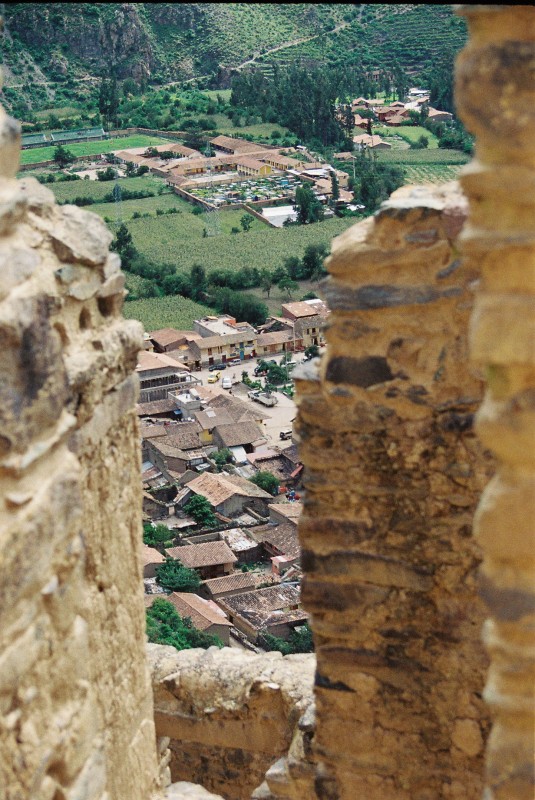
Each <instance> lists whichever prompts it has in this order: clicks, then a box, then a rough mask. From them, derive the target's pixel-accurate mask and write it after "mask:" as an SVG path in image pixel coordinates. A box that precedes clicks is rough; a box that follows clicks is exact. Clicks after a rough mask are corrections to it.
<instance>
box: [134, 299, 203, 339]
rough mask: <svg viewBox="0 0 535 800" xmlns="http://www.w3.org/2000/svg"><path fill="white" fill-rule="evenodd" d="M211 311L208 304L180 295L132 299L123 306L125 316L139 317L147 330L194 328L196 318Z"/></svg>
mask: <svg viewBox="0 0 535 800" xmlns="http://www.w3.org/2000/svg"><path fill="white" fill-rule="evenodd" d="M211 312H212V309H209V308H208V307H207V306H202V305H200V304H199V303H195V302H194V301H193V300H189V299H188V298H187V297H181V296H180V295H173V296H170V297H151V298H148V299H146V300H132V301H131V302H130V303H125V304H124V306H123V314H124V316H125V317H126V318H127V319H138V320H139V321H140V322H141V323H142V324H143V325H144V327H145V330H146V331H154V330H158V328H177V329H178V330H192V329H193V321H194V320H196V319H199V318H200V317H203V316H205V314H209V313H211Z"/></svg>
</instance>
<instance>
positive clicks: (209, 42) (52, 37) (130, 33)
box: [3, 3, 466, 110]
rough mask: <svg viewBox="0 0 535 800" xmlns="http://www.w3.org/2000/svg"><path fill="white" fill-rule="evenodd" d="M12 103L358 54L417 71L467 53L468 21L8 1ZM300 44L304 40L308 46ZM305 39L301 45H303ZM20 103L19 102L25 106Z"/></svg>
mask: <svg viewBox="0 0 535 800" xmlns="http://www.w3.org/2000/svg"><path fill="white" fill-rule="evenodd" d="M4 9H5V22H6V24H5V28H6V33H5V36H4V41H3V51H4V72H5V86H6V87H7V90H8V91H7V92H6V93H5V99H6V101H7V105H8V106H10V105H11V104H12V103H13V102H14V99H15V93H14V92H13V91H9V90H10V89H15V90H16V99H17V102H18V104H20V103H21V102H22V103H23V105H26V107H28V108H32V109H34V110H35V109H39V108H42V107H44V106H46V105H47V104H48V105H50V101H51V100H52V101H53V100H55V97H56V93H58V98H59V99H60V100H62V99H63V100H65V99H66V98H68V97H69V94H70V96H72V98H73V99H74V100H78V101H80V100H82V101H83V100H84V99H85V98H87V96H88V94H89V93H90V87H91V85H92V84H94V82H95V81H96V80H97V78H98V76H101V75H106V76H108V75H110V74H112V73H115V75H116V77H117V78H118V79H119V80H124V79H126V78H133V79H134V80H135V81H136V82H138V83H143V82H148V83H149V84H151V83H154V84H159V85H162V84H165V83H167V82H171V81H184V80H190V79H193V78H195V77H198V76H208V77H210V78H211V85H213V86H223V85H228V78H229V75H230V73H231V71H232V70H234V69H236V68H239V67H240V65H242V64H243V63H244V62H248V61H253V62H257V63H258V62H260V63H262V62H264V63H265V62H271V61H273V60H280V61H282V62H283V63H284V62H288V61H291V60H294V59H296V58H302V59H306V60H308V61H320V62H329V63H336V62H337V61H338V62H339V61H340V60H342V59H344V58H345V57H347V56H348V57H349V58H350V59H353V58H355V57H356V58H357V60H358V63H360V64H362V66H363V68H365V69H371V68H383V67H385V66H388V65H389V64H390V63H391V62H392V56H393V55H394V56H395V57H396V59H397V60H398V61H399V63H400V64H401V66H402V67H405V68H408V69H410V70H411V71H412V72H413V74H417V72H418V68H419V66H421V65H423V64H425V63H429V62H430V61H431V60H432V59H433V57H434V56H435V55H436V54H437V49H439V48H440V47H441V46H447V47H451V48H452V49H453V50H454V51H456V50H458V49H459V48H460V47H461V46H462V45H463V43H464V41H465V39H466V31H465V26H464V20H462V19H459V18H456V17H454V15H453V12H452V9H451V6H432V5H423V6H422V5H414V4H412V5H411V4H399V5H398V4H390V5H368V4H360V5H359V4H338V3H335V4H328V3H318V4H307V3H298V4H273V3H47V4H45V3H8V4H6V5H5V6H4ZM299 42H301V43H300V44H299ZM296 43H297V44H296ZM19 107H20V105H19Z"/></svg>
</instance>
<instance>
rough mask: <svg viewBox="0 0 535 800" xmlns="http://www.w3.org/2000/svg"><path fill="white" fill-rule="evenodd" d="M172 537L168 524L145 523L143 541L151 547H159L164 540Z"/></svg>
mask: <svg viewBox="0 0 535 800" xmlns="http://www.w3.org/2000/svg"><path fill="white" fill-rule="evenodd" d="M169 539H172V536H171V533H170V531H169V528H168V527H167V526H166V525H156V526H153V525H150V524H147V523H145V525H143V543H144V544H146V545H148V546H149V547H158V546H159V545H162V544H163V543H164V542H167V541H168V540H169Z"/></svg>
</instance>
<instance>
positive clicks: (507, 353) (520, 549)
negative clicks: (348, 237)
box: [456, 5, 535, 800]
mask: <svg viewBox="0 0 535 800" xmlns="http://www.w3.org/2000/svg"><path fill="white" fill-rule="evenodd" d="M460 8H461V13H463V14H465V15H466V17H467V21H468V24H469V29H470V40H469V42H468V44H467V46H466V48H465V49H464V51H463V52H462V53H461V55H460V57H459V59H458V62H457V79H456V97H457V104H458V109H459V113H460V115H461V117H462V119H463V121H464V122H465V124H466V125H467V127H468V129H469V130H470V131H472V132H473V133H475V134H476V137H477V140H476V141H477V146H476V158H475V159H474V161H473V162H472V164H470V165H469V167H468V168H466V169H465V170H464V174H463V176H462V179H461V180H462V185H463V189H464V191H465V193H466V195H467V197H468V198H469V200H470V224H469V225H467V226H466V229H465V230H464V232H463V236H462V249H463V258H464V260H465V262H466V264H467V268H468V269H473V268H474V266H473V265H477V269H478V270H480V272H481V285H480V289H479V293H478V298H477V303H476V305H475V308H474V312H473V314H472V318H471V325H470V333H471V353H472V357H473V359H474V362H475V363H477V364H478V365H479V367H480V368H484V369H485V374H486V379H487V391H486V393H485V399H484V402H483V404H482V406H481V409H480V410H479V412H478V415H477V433H478V435H479V436H480V437H481V441H482V442H483V444H484V445H486V446H487V447H489V448H491V450H492V451H493V452H494V453H495V454H496V457H497V459H498V461H499V466H498V470H497V474H496V476H495V477H494V478H493V480H492V481H491V482H490V483H489V485H488V487H487V489H486V490H485V493H484V495H483V497H482V499H481V503H480V505H479V508H478V511H477V515H476V519H475V526H474V530H475V534H476V537H477V539H478V541H479V543H480V545H481V546H482V548H483V552H484V561H483V567H482V571H481V576H480V585H481V591H482V595H483V597H484V599H485V602H486V612H487V613H488V615H489V619H488V620H487V621H486V622H485V627H484V641H485V645H486V647H487V649H488V651H489V654H490V656H491V659H492V663H491V667H490V670H489V675H488V679H487V683H486V686H485V693H484V697H485V700H486V701H487V703H488V704H489V706H490V707H491V709H492V711H493V714H494V726H493V729H492V734H491V736H490V738H489V743H488V748H487V761H486V775H485V784H486V793H485V797H486V798H488V800H532V798H533V797H534V796H535V770H534V754H535V259H534V255H535V8H534V7H533V5H531V6H526V7H521V6H503V5H498V6H481V5H476V6H461V7H460Z"/></svg>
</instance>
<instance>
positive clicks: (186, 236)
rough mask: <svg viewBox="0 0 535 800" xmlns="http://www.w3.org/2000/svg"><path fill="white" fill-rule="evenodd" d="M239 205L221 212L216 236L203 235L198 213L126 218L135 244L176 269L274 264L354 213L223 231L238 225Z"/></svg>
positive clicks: (328, 235) (337, 229) (324, 238)
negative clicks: (294, 223)
mask: <svg viewBox="0 0 535 800" xmlns="http://www.w3.org/2000/svg"><path fill="white" fill-rule="evenodd" d="M243 213H244V212H243V211H241V210H240V211H224V212H221V213H220V220H221V229H222V231H223V232H222V233H221V234H219V236H217V237H207V238H203V237H202V231H203V228H204V227H205V222H204V220H203V218H202V216H198V217H196V216H194V215H188V214H175V215H169V216H161V217H154V218H151V219H135V220H132V221H131V222H129V224H128V228H129V230H130V232H131V234H132V238H133V240H134V245H135V246H136V247H137V249H138V250H139V251H140V252H141V253H143V254H144V255H146V256H147V257H148V258H149V259H151V260H152V261H154V262H156V263H167V264H172V265H173V266H174V267H176V269H177V271H178V272H188V271H189V270H190V268H191V266H192V265H193V264H195V263H199V264H202V265H203V266H205V268H206V269H207V270H208V271H210V270H211V269H214V268H216V267H217V268H225V269H239V268H240V267H246V266H248V267H252V266H256V267H258V268H262V267H267V268H268V269H274V268H275V267H277V266H279V265H280V264H282V262H283V261H284V259H285V258H288V257H290V256H298V257H299V258H301V257H302V256H303V253H304V251H305V248H306V246H307V245H308V244H320V243H324V244H326V245H328V246H330V243H331V240H332V239H333V238H334V237H335V236H338V234H339V233H342V232H343V231H344V230H346V229H347V228H349V227H350V226H351V225H352V224H353V223H354V221H355V220H354V219H338V218H336V217H335V218H333V219H329V220H325V221H324V222H316V223H314V224H313V225H302V226H296V227H290V228H268V226H267V225H264V224H263V223H262V222H260V221H258V223H257V225H258V227H257V226H256V225H255V223H253V226H254V227H251V230H250V231H248V232H247V233H245V232H243V231H240V233H238V234H235V235H233V234H230V233H225V231H230V228H231V227H233V226H235V227H240V218H241V217H242V216H243Z"/></svg>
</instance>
